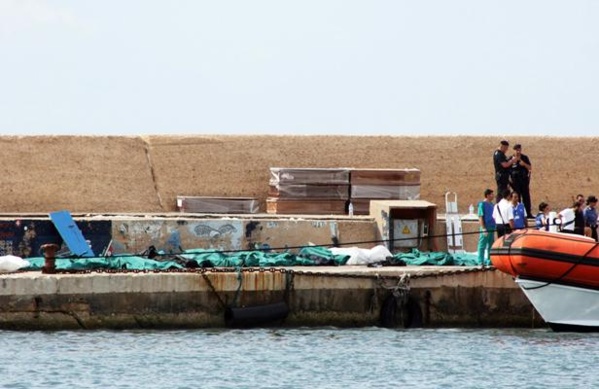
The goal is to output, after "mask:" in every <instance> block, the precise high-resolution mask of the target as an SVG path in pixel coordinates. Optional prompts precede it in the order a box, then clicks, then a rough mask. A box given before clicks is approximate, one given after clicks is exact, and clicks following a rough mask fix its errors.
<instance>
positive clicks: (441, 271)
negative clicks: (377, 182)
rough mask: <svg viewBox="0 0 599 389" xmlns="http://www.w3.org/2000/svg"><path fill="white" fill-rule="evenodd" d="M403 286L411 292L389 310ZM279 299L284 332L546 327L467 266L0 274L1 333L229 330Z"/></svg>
mask: <svg viewBox="0 0 599 389" xmlns="http://www.w3.org/2000/svg"><path fill="white" fill-rule="evenodd" d="M398 286H401V287H402V288H403V287H405V286H409V292H408V293H406V294H405V298H404V301H403V303H402V304H398V305H397V306H394V307H393V309H392V310H389V307H390V305H389V304H390V302H391V303H393V301H392V300H393V298H390V297H389V296H390V295H392V292H393V290H394V289H395V290H396V294H397V292H398V288H397V287H398ZM402 290H403V289H401V290H399V292H401V291H402ZM396 300H398V299H396ZM277 302H285V303H286V304H287V305H288V307H289V315H288V316H287V318H286V319H285V320H284V321H282V322H280V323H276V324H274V325H277V326H278V325H281V326H287V327H294V326H329V325H333V326H341V327H348V326H352V327H354V326H374V325H380V324H381V320H382V319H386V322H387V325H389V323H392V326H395V327H430V328H436V327H531V326H543V322H542V320H541V319H540V317H539V316H538V315H536V314H535V312H534V309H533V308H532V306H531V305H530V303H529V302H528V300H527V299H526V297H525V296H524V294H523V293H522V292H521V291H520V289H519V288H518V287H517V286H516V284H515V283H514V282H513V280H512V279H511V278H510V277H509V276H507V275H505V274H503V273H500V272H498V271H495V270H488V269H477V268H467V267H432V266H431V267H427V266H424V267H381V268H368V267H362V266H340V267H293V268H276V269H275V268H273V269H243V270H242V271H235V270H231V269H205V270H202V271H190V272H162V273H154V272H139V273H137V272H123V273H120V272H119V273H108V272H90V273H83V274H41V273H40V272H22V273H13V274H3V275H0V328H2V329H12V330H46V329H53V330H56V329H98V328H106V329H134V328H207V327H224V326H225V320H224V312H225V309H226V308H227V307H238V308H241V307H251V306H259V305H267V304H272V303H277Z"/></svg>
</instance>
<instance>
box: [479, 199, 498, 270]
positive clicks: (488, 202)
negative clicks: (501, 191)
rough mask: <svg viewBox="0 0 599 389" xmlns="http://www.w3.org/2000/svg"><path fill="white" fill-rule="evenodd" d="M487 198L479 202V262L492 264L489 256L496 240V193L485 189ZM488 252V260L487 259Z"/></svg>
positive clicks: (480, 263)
mask: <svg viewBox="0 0 599 389" xmlns="http://www.w3.org/2000/svg"><path fill="white" fill-rule="evenodd" d="M484 194H485V199H484V200H483V201H481V202H479V203H478V222H479V225H480V228H479V232H480V235H479V237H478V263H479V265H481V266H485V265H488V264H490V262H489V259H488V256H489V251H490V250H491V246H492V245H493V242H494V241H495V220H494V219H493V199H494V198H495V193H493V191H492V190H491V189H486V190H485V193H484ZM485 252H486V258H487V259H486V260H485Z"/></svg>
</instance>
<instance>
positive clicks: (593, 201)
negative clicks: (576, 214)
mask: <svg viewBox="0 0 599 389" xmlns="http://www.w3.org/2000/svg"><path fill="white" fill-rule="evenodd" d="M583 215H584V225H585V227H587V228H590V230H591V237H592V238H593V239H595V242H597V241H598V239H597V197H595V196H593V195H591V196H589V197H588V198H587V206H586V208H585V209H584V211H583Z"/></svg>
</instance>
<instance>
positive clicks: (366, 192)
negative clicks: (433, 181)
mask: <svg viewBox="0 0 599 389" xmlns="http://www.w3.org/2000/svg"><path fill="white" fill-rule="evenodd" d="M350 188H351V189H350V201H351V204H352V206H353V210H354V214H356V215H368V213H369V212H370V200H417V199H419V198H420V170H419V169H351V171H350Z"/></svg>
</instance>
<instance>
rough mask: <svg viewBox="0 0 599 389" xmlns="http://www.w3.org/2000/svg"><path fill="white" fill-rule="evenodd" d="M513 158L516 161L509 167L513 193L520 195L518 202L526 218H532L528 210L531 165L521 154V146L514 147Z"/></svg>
mask: <svg viewBox="0 0 599 389" xmlns="http://www.w3.org/2000/svg"><path fill="white" fill-rule="evenodd" d="M514 152H515V154H514V156H515V157H516V158H517V161H516V162H514V163H513V164H512V165H511V167H510V176H511V180H512V188H513V189H514V192H517V193H518V194H519V195H520V200H522V204H524V209H525V210H526V217H533V215H532V210H531V208H530V206H531V205H530V175H531V173H532V165H531V163H530V159H529V158H528V156H527V155H526V154H522V145H520V144H516V145H514Z"/></svg>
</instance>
